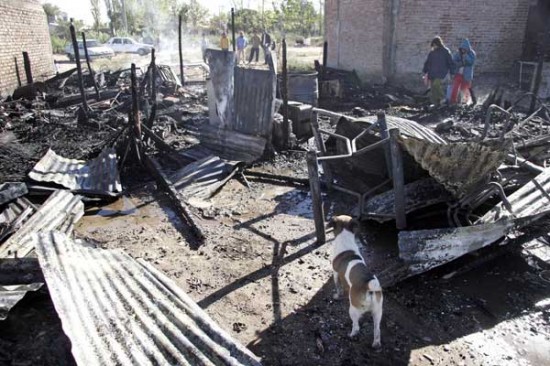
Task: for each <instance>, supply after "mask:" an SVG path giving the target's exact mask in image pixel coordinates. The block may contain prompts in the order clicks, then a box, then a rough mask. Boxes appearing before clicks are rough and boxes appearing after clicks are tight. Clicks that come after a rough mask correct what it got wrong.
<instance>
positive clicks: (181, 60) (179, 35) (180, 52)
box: [178, 15, 185, 86]
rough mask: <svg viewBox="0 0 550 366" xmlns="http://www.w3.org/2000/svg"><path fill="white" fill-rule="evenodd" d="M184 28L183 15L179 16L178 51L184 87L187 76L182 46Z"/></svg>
mask: <svg viewBox="0 0 550 366" xmlns="http://www.w3.org/2000/svg"><path fill="white" fill-rule="evenodd" d="M182 27H183V23H182V19H181V15H180V16H179V26H178V49H179V56H180V80H181V85H182V86H183V85H184V84H185V75H184V74H183V50H182V48H181V47H182V45H181V32H182V30H181V28H182Z"/></svg>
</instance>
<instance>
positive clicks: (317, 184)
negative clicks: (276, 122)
mask: <svg viewBox="0 0 550 366" xmlns="http://www.w3.org/2000/svg"><path fill="white" fill-rule="evenodd" d="M306 160H307V173H308V177H309V189H310V191H311V201H312V208H313V219H314V221H315V234H316V236H317V244H318V245H320V244H324V243H325V241H326V234H325V214H324V212H323V200H322V198H321V181H320V180H319V166H318V165H317V153H316V152H315V151H312V150H310V151H308V152H307V157H306Z"/></svg>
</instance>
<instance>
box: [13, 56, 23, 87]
mask: <svg viewBox="0 0 550 366" xmlns="http://www.w3.org/2000/svg"><path fill="white" fill-rule="evenodd" d="M13 61H14V62H15V76H17V86H19V87H20V86H21V73H20V72H19V64H18V63H17V57H15V56H14V57H13Z"/></svg>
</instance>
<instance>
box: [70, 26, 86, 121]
mask: <svg viewBox="0 0 550 366" xmlns="http://www.w3.org/2000/svg"><path fill="white" fill-rule="evenodd" d="M69 30H70V32H71V40H72V43H73V50H74V58H75V61H76V72H77V74H78V88H79V89H80V96H81V98H82V109H83V112H84V115H83V116H84V120H85V121H87V120H88V102H87V101H86V93H85V91H84V83H83V82H82V66H81V65H80V52H79V50H78V42H77V41H76V31H75V29H74V24H73V23H72V19H71V25H70V26H69Z"/></svg>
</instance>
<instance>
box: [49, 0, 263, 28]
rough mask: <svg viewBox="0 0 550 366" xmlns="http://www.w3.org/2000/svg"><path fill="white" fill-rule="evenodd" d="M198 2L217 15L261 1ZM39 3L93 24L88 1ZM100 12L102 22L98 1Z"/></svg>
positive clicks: (258, 4) (104, 13)
mask: <svg viewBox="0 0 550 366" xmlns="http://www.w3.org/2000/svg"><path fill="white" fill-rule="evenodd" d="M264 1H265V5H264V6H265V7H268V6H271V3H272V0H264ZM199 2H200V3H201V4H202V5H203V6H205V7H206V8H208V9H209V10H210V12H211V13H214V14H215V13H218V12H219V11H220V10H221V11H229V9H231V6H232V5H233V4H235V5H236V6H237V7H240V6H241V4H242V6H243V7H246V8H252V9H260V8H261V6H262V0H234V1H227V0H199ZM41 3H42V4H44V3H50V4H53V5H57V6H58V7H59V9H61V11H64V12H66V13H67V14H68V16H69V18H75V19H80V20H83V21H84V23H86V24H87V25H92V24H93V22H94V21H93V18H92V13H91V12H90V1H89V0H41ZM100 5H101V11H102V20H103V21H106V20H107V12H106V10H105V3H104V2H103V1H100Z"/></svg>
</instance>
